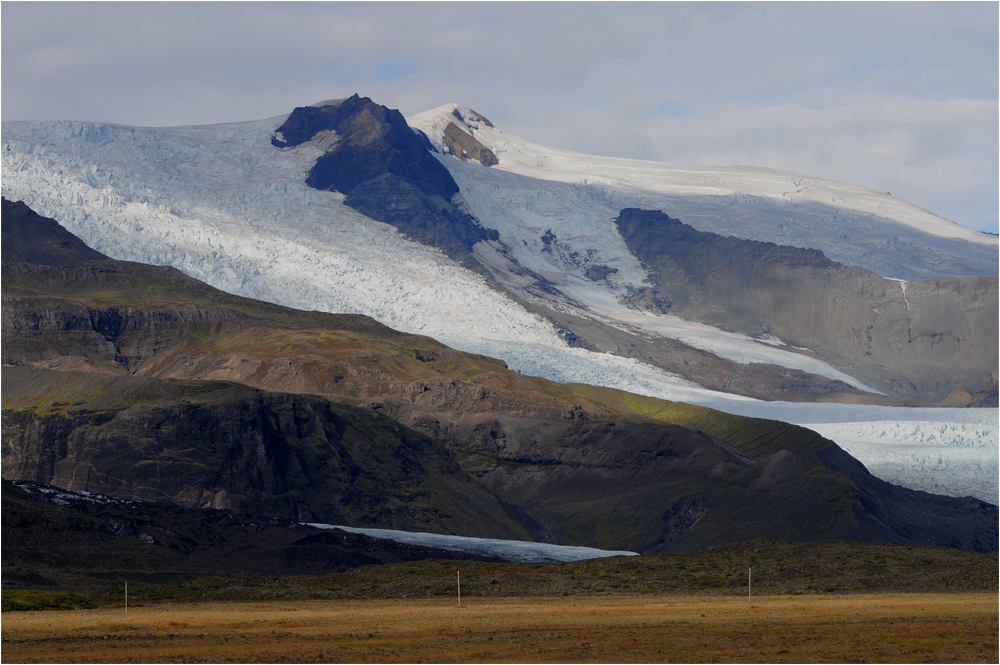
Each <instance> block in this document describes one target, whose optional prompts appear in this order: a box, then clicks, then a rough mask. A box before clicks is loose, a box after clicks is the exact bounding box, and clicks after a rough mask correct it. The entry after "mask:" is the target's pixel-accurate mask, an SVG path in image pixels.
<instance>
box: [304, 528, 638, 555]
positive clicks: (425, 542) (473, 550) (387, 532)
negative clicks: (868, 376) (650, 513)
mask: <svg viewBox="0 0 1000 665" xmlns="http://www.w3.org/2000/svg"><path fill="white" fill-rule="evenodd" d="M309 526H314V527H318V528H320V529H343V530H344V531H348V532H350V533H363V534H364V535H366V536H370V537H372V538H382V539H383V540H394V541H396V542H399V543H406V544H407V545H422V546H424V547H437V548H439V549H443V550H454V551H457V552H468V553H470V554H480V555H483V556H493V557H499V558H501V559H504V560H505V561H518V562H523V563H539V562H557V561H581V560H583V559H597V558H601V557H608V556H638V552H627V551H613V550H599V549H594V548H593V547H575V546H571V545H551V544H549V543H533V542H528V541H522V540H499V539H496V538H468V537H466V536H445V535H441V534H437V533H423V532H419V531H418V532H413V531H396V530H393V529H368V528H360V529H359V528H356V527H350V526H337V525H334V524H317V523H309Z"/></svg>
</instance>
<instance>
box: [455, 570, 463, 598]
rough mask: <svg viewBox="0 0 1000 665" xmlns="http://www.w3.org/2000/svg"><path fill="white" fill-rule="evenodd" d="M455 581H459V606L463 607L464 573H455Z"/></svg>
mask: <svg viewBox="0 0 1000 665" xmlns="http://www.w3.org/2000/svg"><path fill="white" fill-rule="evenodd" d="M455 579H456V580H458V606H459V607H461V606H462V573H461V572H460V571H457V570H456V571H455Z"/></svg>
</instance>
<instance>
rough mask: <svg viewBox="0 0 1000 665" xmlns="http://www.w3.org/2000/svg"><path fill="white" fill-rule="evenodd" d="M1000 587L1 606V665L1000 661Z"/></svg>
mask: <svg viewBox="0 0 1000 665" xmlns="http://www.w3.org/2000/svg"><path fill="white" fill-rule="evenodd" d="M998 629H1000V627H998V595H997V594H996V593H936V594H857V595H796V596H761V597H758V598H754V599H753V601H752V602H748V601H747V599H746V598H745V597H743V598H739V597H718V596H713V597H698V596H684V597H671V596H660V597H650V596H648V595H646V596H618V597H607V596H601V597H597V596H583V597H574V598H562V597H560V598H551V597H542V598H500V599H492V598H490V599H485V598H470V599H468V600H467V601H463V606H462V607H461V608H458V607H457V606H456V603H455V600H454V599H449V600H446V599H442V598H437V599H421V600H367V601H354V600H352V601H342V600H337V601H329V600H323V601H274V602H259V603H236V602H233V603H224V602H211V603H203V604H200V605H194V604H178V605H167V604H164V605H156V606H147V607H137V608H130V609H129V612H128V616H125V614H124V612H123V610H122V608H103V609H95V610H76V611H72V610H69V611H48V612H6V613H4V615H3V621H2V638H3V645H2V646H3V648H2V662H4V663H47V662H64V663H72V662H108V663H116V662H157V663H161V662H206V663H212V662H247V663H252V662H275V663H277V662H296V663H309V662H355V663H365V662H384V663H399V662H439V663H444V662H536V663H546V662H581V663H583V662H608V663H611V662H648V663H655V662H734V663H754V662H775V663H780V662H937V663H945V662H966V663H974V662H983V663H996V662H998V657H1000V653H998V648H1000V645H998Z"/></svg>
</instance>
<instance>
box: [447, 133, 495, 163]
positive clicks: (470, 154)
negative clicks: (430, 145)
mask: <svg viewBox="0 0 1000 665" xmlns="http://www.w3.org/2000/svg"><path fill="white" fill-rule="evenodd" d="M443 139H444V145H445V147H446V148H447V149H448V150H449V151H450V152H451V154H452V155H454V156H455V157H458V158H459V159H461V160H462V161H463V162H467V161H469V160H470V159H474V160H476V161H477V162H479V163H480V164H482V165H483V166H496V165H497V164H499V163H500V160H499V159H497V156H496V155H495V154H493V151H492V150H490V149H489V148H487V147H486V146H484V145H483V144H482V143H480V142H479V140H478V139H476V137H474V136H472V135H471V134H468V133H466V132H463V131H462V130H461V129H459V127H458V125H456V124H455V123H450V124H449V125H448V126H447V127H446V128H445V130H444V136H443Z"/></svg>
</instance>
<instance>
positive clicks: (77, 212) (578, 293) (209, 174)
mask: <svg viewBox="0 0 1000 665" xmlns="http://www.w3.org/2000/svg"><path fill="white" fill-rule="evenodd" d="M283 120H284V118H283V117H278V118H270V119H267V120H262V121H256V122H249V123H235V124H226V125H214V126H206V127H180V128H167V129H150V128H135V127H126V126H120V125H106V124H95V123H81V122H40V123H4V124H3V142H2V143H3V145H2V153H0V156H2V169H3V170H2V189H3V195H4V196H6V197H7V198H8V199H11V200H23V201H25V202H26V203H27V204H28V205H30V206H31V207H32V208H33V209H35V210H36V211H37V212H39V213H40V214H43V215H46V216H50V217H53V218H55V219H57V220H59V221H60V222H61V223H62V224H64V225H65V226H66V227H67V228H68V229H69V230H70V231H71V232H73V233H75V234H77V235H78V236H80V237H81V238H82V239H83V240H84V241H85V242H87V243H88V244H89V245H90V246H92V247H94V248H95V249H97V250H98V251H101V252H104V253H105V254H107V255H109V256H112V257H114V258H117V259H124V260H130V261H140V262H145V263H154V264H161V265H172V266H174V267H176V268H179V269H180V270H182V271H184V272H185V273H187V274H189V275H191V276H193V277H196V278H198V279H202V280H204V281H206V282H208V283H209V284H212V285H213V286H216V287H218V288H221V289H224V290H226V291H229V292H232V293H237V294H240V295H244V296H249V297H253V298H259V299H261V300H266V301H270V302H276V303H280V304H283V305H288V306H291V307H297V308H300V309H307V310H308V309H315V310H320V311H329V312H348V313H360V314H367V315H369V316H372V317H374V318H376V319H378V320H379V321H382V322H383V323H385V324H387V325H389V326H392V327H393V328H396V329H398V330H403V331H407V332H414V333H419V334H424V335H429V336H432V337H435V338H437V339H439V340H440V341H442V342H444V343H446V344H448V345H450V346H452V347H455V348H458V349H461V350H464V351H470V352H474V353H483V354H486V355H490V356H493V357H498V358H502V359H504V360H506V361H507V362H508V364H509V365H510V367H511V368H512V369H516V370H521V371H522V372H524V373H527V374H533V375H537V376H542V377H545V378H548V379H552V380H555V381H560V382H571V381H572V382H582V383H589V384H593V385H601V386H608V387H612V388H618V389H621V390H627V391H630V392H634V393H638V394H643V395H650V396H654V397H659V398H662V399H669V400H676V401H685V402H691V403H694V404H703V405H705V406H710V407H713V408H718V409H721V410H724V411H729V412H733V413H742V414H745V415H753V416H759V417H766V418H774V419H778V420H785V421H788V422H796V423H799V424H804V425H806V426H812V425H811V424H810V423H816V424H817V426H819V425H822V424H825V423H835V422H839V423H840V427H841V428H840V429H839V430H837V431H836V432H835V434H836V436H835V437H834V440H837V441H838V443H844V442H846V443H845V444H844V445H845V448H846V447H849V446H850V445H851V443H850V442H852V441H857V442H859V443H858V445H857V446H856V447H855V448H854V449H850V448H849V449H850V451H851V452H852V454H854V455H855V456H856V457H858V458H859V459H861V461H862V462H865V463H866V464H869V465H872V464H873V463H874V462H877V461H879V460H882V459H883V457H885V455H884V454H883V452H878V455H882V457H878V456H876V457H871V458H870V459H866V457H865V452H864V450H863V449H864V448H865V447H866V446H868V447H869V448H871V449H872V450H876V451H882V449H883V448H882V447H879V446H880V445H881V444H878V445H876V444H877V443H878V442H872V445H869V444H868V443H866V442H868V439H867V438H865V437H868V435H869V433H870V432H871V431H872V430H873V428H877V427H879V426H880V425H879V424H880V423H883V422H885V421H894V420H898V421H907V420H908V419H909V420H912V418H911V417H910V416H908V415H906V414H908V413H911V411H910V410H902V411H887V410H884V409H881V410H880V407H848V410H844V409H843V408H841V407H839V406H838V405H785V406H782V404H783V403H773V402H772V403H769V402H761V401H757V400H752V399H749V398H743V397H739V396H733V395H725V394H721V393H716V392H713V391H710V390H706V389H704V388H701V387H699V386H695V385H693V384H691V383H688V382H686V381H683V380H681V379H679V378H678V377H676V376H674V375H671V374H669V373H667V372H664V371H662V370H659V369H657V368H655V367H652V366H650V365H646V364H644V363H641V362H639V361H636V360H633V359H626V358H621V357H617V356H611V355H606V354H597V353H591V352H588V351H585V350H582V349H573V348H569V347H567V346H566V345H565V344H564V342H563V341H562V340H561V339H560V338H559V337H558V335H557V334H556V333H555V331H554V330H553V328H552V326H551V325H550V324H549V323H547V322H546V321H544V320H542V319H541V318H539V317H537V316H535V315H533V314H531V313H529V312H527V311H526V310H525V309H524V308H522V307H521V306H520V305H518V304H517V303H515V302H513V301H512V300H510V299H509V298H508V297H506V296H505V295H503V294H502V293H499V292H497V291H496V290H493V289H491V288H489V287H488V286H487V285H486V284H485V282H484V281H483V280H482V279H481V278H480V277H478V276H477V275H475V274H473V273H471V272H469V271H467V270H465V269H463V268H461V267H459V266H457V265H456V264H455V263H454V262H452V261H451V260H450V259H448V258H447V257H445V256H444V255H443V254H441V253H440V252H438V251H437V250H433V249H430V248H427V247H425V246H423V245H420V244H417V243H413V242H410V241H408V240H406V239H405V238H404V237H402V236H401V235H400V234H399V233H398V232H397V231H396V230H395V229H394V228H392V227H391V226H389V225H386V224H381V223H378V222H374V221H372V220H370V219H368V218H366V217H364V216H362V215H360V214H359V213H357V212H356V211H354V210H352V209H350V208H348V207H346V206H345V205H343V196H341V195H338V194H335V193H330V192H319V191H316V190H313V189H311V188H309V187H308V186H306V185H305V183H304V179H305V174H306V173H307V172H308V170H309V168H310V167H311V166H312V164H313V162H314V161H315V159H316V157H317V156H318V154H319V153H318V150H317V149H316V148H314V147H311V146H308V145H305V146H300V147H299V148H294V149H285V150H278V149H276V148H274V147H272V146H271V144H270V137H271V133H272V132H273V131H274V130H275V129H276V128H277V127H278V126H280V124H281V123H282V122H283ZM451 161H452V162H454V163H455V164H459V165H460V167H459V169H457V170H453V173H456V174H457V175H458V177H459V179H460V183H459V184H460V185H462V186H463V188H465V187H466V186H469V187H470V195H471V197H472V199H473V200H474V201H489V200H490V199H489V197H488V196H485V195H482V196H480V194H478V192H480V191H487V190H488V186H489V185H490V183H492V182H495V181H493V180H490V178H493V177H494V175H490V174H498V175H496V177H497V178H504V177H507V178H511V177H514V178H518V179H520V180H522V181H528V180H529V179H527V178H524V177H523V176H517V175H516V174H509V173H508V174H504V173H503V172H502V171H493V170H491V169H485V168H484V167H480V166H475V165H467V164H463V163H462V162H459V161H457V160H451ZM449 168H451V167H449ZM469 169H478V170H479V172H480V173H484V174H487V175H488V176H489V177H486V176H483V178H482V182H481V183H479V184H478V185H477V182H476V178H473V177H471V176H468V175H467V174H468V173H471V171H470V170H469ZM498 182H500V183H501V184H503V182H504V181H502V180H500V181H498ZM477 186H478V187H480V188H481V189H476V187H477ZM504 187H508V185H504ZM570 187H571V189H572V191H573V192H575V193H574V194H573V195H574V196H579V197H582V198H579V199H578V200H574V199H572V198H570V199H568V203H567V199H566V194H565V191H566V190H567V186H566V185H565V184H564V183H552V184H551V186H550V185H549V184H545V183H542V184H541V185H537V186H535V187H534V188H531V187H529V188H528V189H526V190H525V191H524V192H523V193H521V194H517V192H516V191H513V190H510V191H511V196H512V197H514V196H515V195H516V196H520V197H521V198H519V199H517V200H514V199H513V198H512V199H511V200H510V201H509V205H508V209H509V210H510V211H511V216H512V217H516V216H517V215H523V216H524V217H523V218H524V219H526V220H529V221H530V219H531V216H532V215H534V214H535V213H534V212H533V208H534V206H536V205H538V206H542V208H543V209H551V210H553V211H558V210H559V209H562V210H563V212H562V213H561V214H562V217H563V219H562V220H561V221H560V220H558V216H559V215H558V214H557V213H556V212H554V213H553V214H554V215H555V217H554V218H553V222H552V223H553V226H552V230H553V233H554V234H556V235H557V238H560V242H562V240H561V239H562V238H567V239H570V238H573V241H572V242H571V243H570V242H569V240H567V241H566V242H567V243H569V245H568V246H569V247H570V248H572V247H576V248H578V249H583V250H591V249H592V250H593V251H594V252H595V254H594V255H593V262H595V263H598V264H603V265H609V266H613V267H619V269H620V273H621V274H620V275H619V276H618V278H617V279H619V280H620V283H625V282H627V281H629V280H631V281H635V280H641V279H642V277H643V273H642V269H641V266H638V264H637V263H636V262H635V260H634V258H632V257H631V255H630V254H629V253H628V252H627V250H626V251H623V250H622V249H621V246H619V245H616V244H615V241H614V238H613V237H610V239H609V235H608V234H609V233H610V235H611V236H614V235H616V232H614V231H613V225H610V219H611V215H612V214H616V213H617V211H616V210H615V211H614V213H610V211H612V210H614V206H608V207H606V208H604V209H603V212H602V209H599V208H594V207H593V206H591V205H590V203H588V201H591V199H590V198H589V197H590V194H588V193H587V192H586V191H585V190H586V188H585V187H581V186H577V185H571V186H570ZM505 191H506V190H505ZM574 201H575V202H574ZM470 205H471V204H470ZM490 205H493V204H490ZM546 206H548V208H545V207H546ZM594 210H597V213H594V212H593V211H594ZM519 211H523V212H519ZM477 212H478V211H477ZM598 213H599V214H598ZM606 213H607V214H606ZM601 215H605V216H604V217H603V218H602V217H601ZM484 217H485V219H484V223H487V220H489V222H488V223H487V225H490V224H493V223H496V224H497V225H498V226H499V225H501V223H502V222H503V219H502V217H503V216H502V215H500V214H499V213H497V214H493V215H492V216H491V215H489V214H485V213H484ZM557 222H558V223H557ZM525 223H527V222H525ZM602 224H603V226H602ZM525 228H527V227H525ZM539 228H540V227H539ZM547 228H549V227H546V228H540V232H541V234H544V232H545V230H546V229H547ZM609 229H610V231H609ZM529 230H530V229H529ZM535 230H538V229H535ZM530 232H531V233H533V232H534V230H530ZM519 234H520V235H519ZM560 234H562V235H560ZM574 234H576V235H574ZM501 235H504V236H505V237H506V238H518V237H521V238H524V239H525V241H527V239H528V238H529V235H530V233H529V232H528V231H525V230H524V229H523V228H522V227H521V226H520V225H519V224H510V225H509V226H507V227H504V228H503V229H502V230H501ZM531 238H532V240H534V239H535V237H534V236H531ZM538 241H539V242H541V241H540V239H539V240H538ZM617 242H620V238H619V239H618V241H617ZM578 249H574V250H573V251H578ZM560 251H562V249H560ZM994 252H995V249H994ZM571 254H572V252H571V251H570V252H562V253H561V254H556V259H554V261H555V262H554V263H552V264H547V265H549V268H550V270H549V272H550V273H551V274H552V275H553V276H554V277H558V276H559V275H560V274H561V275H563V276H565V277H564V279H563V281H564V284H563V286H562V288H565V290H566V293H568V294H570V295H572V296H573V297H577V298H580V299H583V301H584V302H587V301H589V302H591V303H593V304H594V306H595V308H597V309H598V310H602V311H604V312H605V313H606V314H607V315H608V316H609V317H610V315H611V314H614V315H615V316H618V317H620V319H621V320H620V321H619V322H620V323H621V324H622V325H625V324H631V325H638V324H639V323H641V324H643V326H642V327H646V328H649V332H650V334H653V333H656V334H665V333H663V328H664V326H666V325H667V324H669V323H671V322H669V321H659V322H654V323H655V324H650V323H649V322H645V321H638V322H637V321H635V320H628V317H630V316H633V315H632V314H630V313H628V312H627V311H625V310H623V308H620V307H618V306H617V305H616V286H615V279H611V280H608V284H609V285H599V284H595V283H593V282H590V281H589V280H585V279H583V278H581V277H579V276H578V272H579V268H575V269H576V270H577V273H576V274H574V273H573V272H572V270H569V268H567V266H571V265H573V261H574V259H573V257H572V256H570V255H571ZM530 255H531V253H530V252H528V253H525V254H524V255H523V256H524V260H525V261H528V260H529V259H531V260H535V259H534V258H532V257H531V256H530ZM518 258H519V259H520V258H521V256H520V255H519V257H518ZM539 260H542V261H545V262H547V261H548V257H541V258H540V259H539ZM538 267H539V268H540V269H541V268H544V267H545V266H544V265H542V264H539V266H538ZM560 271H561V272H560ZM676 323H677V322H673V324H676ZM647 324H649V325H647ZM673 324H671V325H673ZM674 328H675V329H674V330H672V331H670V334H671V335H681V334H683V335H688V338H689V339H691V340H694V341H695V342H697V344H696V345H702V348H705V347H706V346H707V347H708V348H709V350H716V351H718V352H719V353H720V355H724V354H726V353H729V354H730V355H731V356H732V357H734V359H735V358H738V357H742V358H743V359H744V360H741V361H740V362H744V361H746V362H750V361H754V360H751V358H758V357H760V356H759V354H761V353H765V352H767V353H770V351H775V352H778V355H776V356H769V357H770V358H771V360H769V362H778V363H779V364H781V363H789V362H792V361H793V360H794V361H795V362H799V359H802V358H805V359H806V360H809V359H808V358H806V357H805V356H802V355H800V354H795V353H791V352H789V351H787V350H784V349H781V348H780V347H777V346H776V345H775V343H774V342H775V340H765V343H760V341H759V340H757V341H755V340H749V338H740V336H732V335H728V334H725V333H723V334H721V336H720V335H719V334H716V332H713V331H712V330H706V329H700V328H697V327H695V328H691V326H687V327H686V328H685V327H684V326H680V325H679V324H678V325H675V326H674ZM677 328H683V329H682V330H678V329H677ZM717 332H718V333H721V331H717ZM727 335H728V336H727ZM698 340H701V341H698ZM726 345H729V347H727V346H726ZM727 348H728V350H727ZM769 350H770V351H769ZM751 351H752V352H753V354H757V355H751ZM781 354H783V355H781ZM793 356H794V358H792V357H793ZM775 358H779V360H776V359H775ZM790 366H796V365H790ZM827 367H829V366H827ZM818 369H823V371H818ZM818 369H817V368H816V367H814V368H813V369H810V370H807V371H817V373H823V372H826V371H828V370H827V369H824V368H818ZM829 369H833V370H834V371H836V370H835V368H829ZM851 408H854V409H862V410H854V411H851V410H850V409H851ZM928 411H929V413H928V414H927V415H922V416H921V417H920V418H919V420H920V421H921V422H928V423H932V422H952V421H954V422H955V427H954V428H949V429H947V431H943V432H942V433H941V434H940V435H938V436H937V438H936V439H935V440H934V441H929V440H926V441H918V442H917V443H920V444H921V445H924V446H939V447H940V448H941V451H942V455H941V459H942V463H941V464H940V465H936V466H935V467H934V469H932V470H933V473H934V478H935V481H934V482H935V483H937V485H934V487H935V488H936V489H937V491H941V492H943V493H948V494H965V493H967V491H966V488H967V487H970V486H971V487H974V488H985V489H982V490H980V489H976V490H975V492H974V494H975V496H979V497H980V498H983V499H986V500H989V501H991V502H994V503H995V502H996V501H997V498H996V478H997V473H996V466H997V443H996V441H997V427H996V417H997V411H996V410H981V409H972V410H957V411H963V412H965V413H967V414H980V415H977V416H976V417H975V418H973V420H972V421H969V420H967V419H966V420H962V419H961V418H959V419H958V420H955V418H953V417H952V416H950V415H947V412H948V411H956V410H942V409H933V410H928ZM826 414H831V415H826ZM843 414H849V416H844V415H843ZM990 419H992V424H990V423H989V421H990ZM984 427H985V429H983V428H984ZM921 431H926V428H924V429H923V430H921ZM838 437H839V438H838ZM974 437H980V439H981V440H982V441H983V442H984V444H983V445H982V446H979V447H975V448H970V450H973V451H975V452H972V453H969V452H968V451H967V450H966V449H965V448H963V447H962V446H959V445H952V443H954V442H959V441H967V440H972V439H973V438H974ZM959 453H960V454H959ZM900 455H901V456H897V457H894V458H892V459H893V460H896V462H894V463H898V464H899V469H896V468H895V467H894V468H893V469H892V470H891V473H892V474H893V475H892V478H893V479H894V481H898V482H900V483H901V484H904V485H907V486H911V487H917V488H921V487H925V486H926V478H927V472H928V469H929V466H928V465H927V464H926V462H925V460H924V458H925V455H924V453H923V452H921V453H919V454H917V453H913V454H909V453H907V454H902V453H901V454H900ZM969 455H972V456H973V457H975V456H976V455H979V457H977V458H975V459H978V460H979V461H978V462H974V461H970V460H971V459H972V458H970V457H969ZM927 459H930V458H927ZM953 459H954V460H955V464H954V465H953V464H952V460H953ZM879 468H880V467H878V466H873V468H872V470H873V471H875V472H876V473H878V472H879ZM886 473H888V471H887V472H886ZM983 478H985V480H984V479H983ZM991 488H992V489H991ZM979 492H981V493H979Z"/></svg>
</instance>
